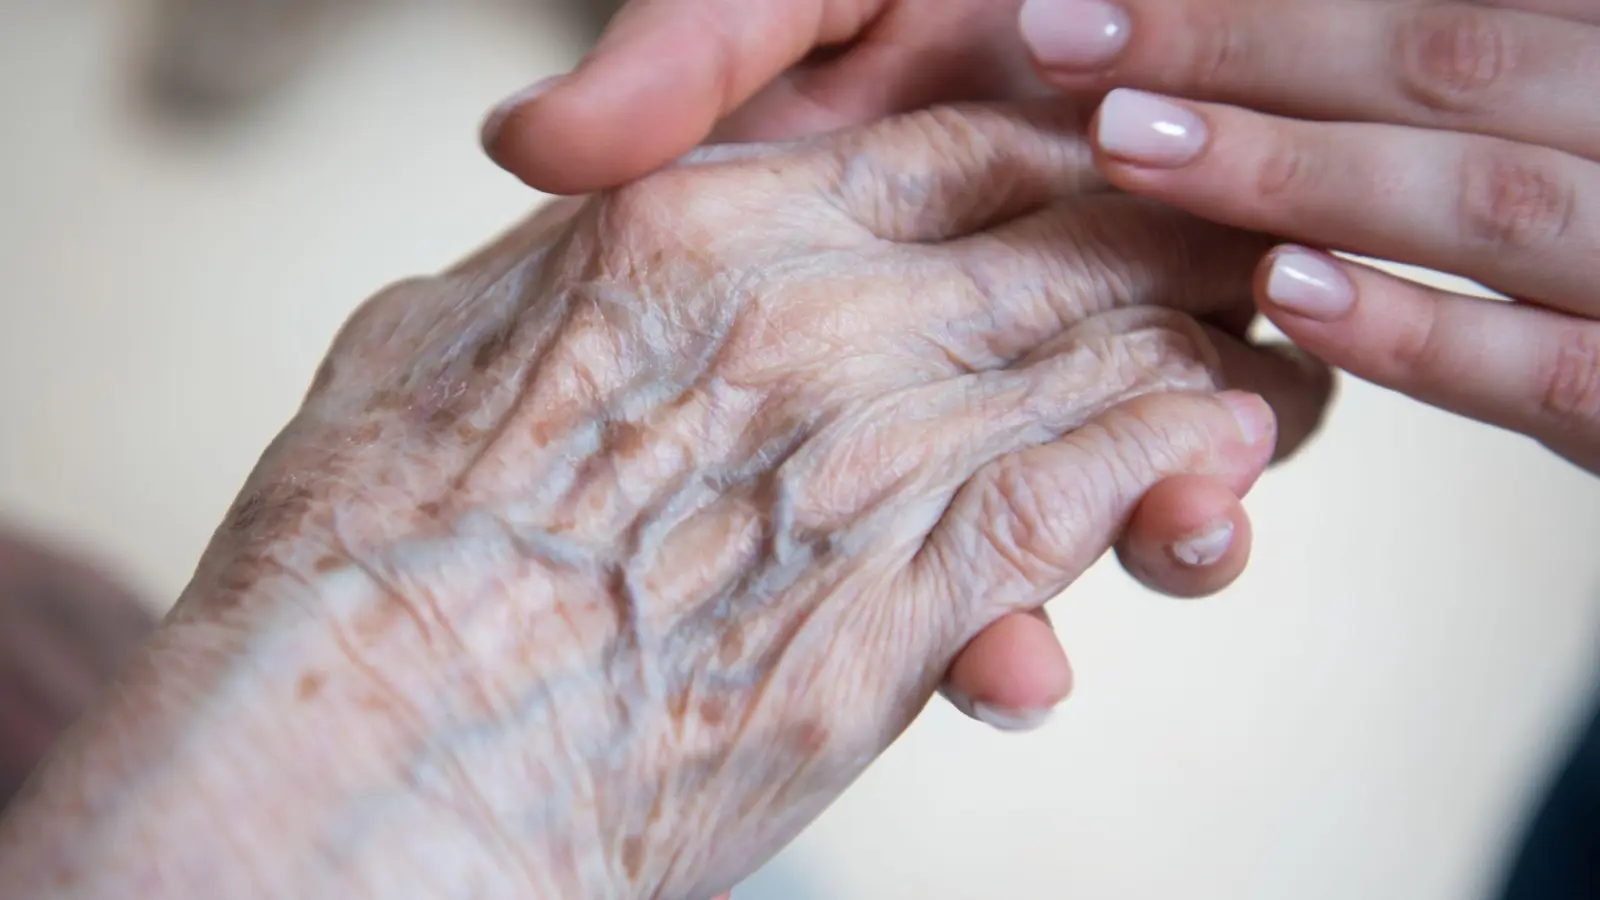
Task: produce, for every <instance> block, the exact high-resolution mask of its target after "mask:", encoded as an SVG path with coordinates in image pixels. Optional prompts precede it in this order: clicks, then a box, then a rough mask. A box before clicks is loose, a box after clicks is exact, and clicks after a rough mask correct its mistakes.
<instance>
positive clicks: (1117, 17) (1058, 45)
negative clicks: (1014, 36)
mask: <svg viewBox="0 0 1600 900" xmlns="http://www.w3.org/2000/svg"><path fill="white" fill-rule="evenodd" d="M1017 24H1018V26H1019V27H1020V28H1021V29H1022V39H1023V41H1025V42H1026V43H1027V45H1028V49H1029V50H1032V51H1033V55H1034V56H1035V57H1037V58H1038V60H1039V62H1040V63H1042V64H1043V65H1045V66H1050V67H1052V68H1061V69H1079V70H1087V69H1098V68H1101V67H1102V66H1106V65H1109V64H1110V63H1111V62H1112V60H1115V59H1116V58H1117V55H1118V54H1120V53H1121V52H1122V50H1123V48H1124V47H1126V46H1128V14H1127V13H1125V12H1123V11H1122V10H1121V9H1120V8H1118V7H1116V6H1113V5H1111V4H1110V3H1102V2H1100V0H1028V2H1026V3H1024V4H1022V12H1021V13H1019V14H1018V17H1017Z"/></svg>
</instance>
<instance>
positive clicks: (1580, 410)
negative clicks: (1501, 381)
mask: <svg viewBox="0 0 1600 900" xmlns="http://www.w3.org/2000/svg"><path fill="white" fill-rule="evenodd" d="M1541 381H1542V383H1543V388H1542V390H1541V391H1540V396H1539V409H1540V412H1541V413H1542V414H1543V415H1544V416H1545V417H1546V418H1547V419H1549V420H1550V421H1552V422H1553V423H1554V424H1555V426H1556V431H1557V432H1558V433H1562V434H1566V433H1573V432H1586V431H1593V430H1594V429H1595V427H1596V425H1597V424H1600V330H1596V329H1595V328H1594V327H1592V326H1589V325H1588V323H1577V322H1574V323H1571V324H1570V325H1569V326H1568V327H1567V328H1565V329H1564V330H1563V331H1562V333H1561V336H1560V337H1559V338H1558V341H1557V345H1556V352H1555V353H1554V354H1552V355H1551V356H1550V359H1549V362H1548V363H1547V365H1546V367H1545V371H1544V372H1543V375H1542V378H1541Z"/></svg>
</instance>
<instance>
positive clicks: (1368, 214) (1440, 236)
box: [1094, 89, 1600, 317]
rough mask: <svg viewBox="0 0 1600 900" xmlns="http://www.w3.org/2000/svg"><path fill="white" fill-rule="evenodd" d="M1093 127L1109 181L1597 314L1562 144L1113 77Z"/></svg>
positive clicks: (1599, 228)
mask: <svg viewBox="0 0 1600 900" xmlns="http://www.w3.org/2000/svg"><path fill="white" fill-rule="evenodd" d="M1094 139H1095V143H1096V149H1097V152H1098V153H1099V154H1100V155H1101V166H1102V169H1103V170H1104V171H1105V173H1106V176H1107V177H1108V178H1109V179H1110V180H1111V181H1112V182H1113V183H1115V184H1117V185H1118V186H1119V187H1122V188H1123V189H1125V190H1128V191H1132V192H1134V193H1138V194H1143V195H1145V196H1148V197H1152V198H1154V199H1158V200H1162V201H1165V202H1168V203H1171V204H1173V205H1175V206H1178V207H1181V208H1183V209H1186V210H1188V211H1189V212H1191V213H1194V214H1196V215H1199V216H1201V217H1203V218H1207V219H1214V220H1217V221H1221V222H1225V223H1227V224H1230V225H1234V226H1238V227H1243V228H1249V229H1252V230H1256V231H1264V232H1269V233H1272V234H1279V235H1284V236H1286V237H1289V238H1292V239H1293V240H1296V241H1300V242H1302V243H1309V244H1314V245H1317V246H1323V247H1331V248H1333V249H1337V250H1346V251H1350V252H1353V253H1358V254H1361V255H1365V256H1374V257H1378V258H1382V259H1391V260H1395V261H1398V262H1407V263H1412V264H1415V265H1419V266H1424V267H1426V268H1430V269H1436V270H1441V271H1446V272H1451V273H1454V274H1457V275H1462V276H1465V277H1467V278H1471V279H1473V280H1475V281H1478V282H1480V283H1482V284H1485V285H1487V286H1489V287H1491V288H1494V289H1495V290H1498V291H1501V292H1503V293H1506V294H1509V295H1512V296H1516V297H1522V298H1527V299H1536V300H1538V301H1540V302H1543V303H1546V304H1549V305H1551V306H1555V307H1560V308H1562V309H1565V310H1568V311H1571V312H1576V313H1579V314H1581V315H1585V316H1590V317H1597V316H1600V292H1597V291H1596V289H1595V285H1594V271H1593V269H1594V260H1595V258H1596V253H1597V252H1600V210H1597V209H1596V207H1597V205H1600V165H1596V164H1594V163H1591V162H1588V161H1586V160H1582V159H1579V158H1577V157H1575V156H1571V155H1569V154H1566V153H1561V152H1559V151H1555V150H1549V149H1546V148H1543V147H1532V146H1528V145H1523V144H1513V143H1510V142H1508V141H1502V140H1499V139H1496V138H1487V137H1479V136H1468V135H1460V134H1453V133H1450V132H1442V131H1429V130H1425V129H1418V128H1407V127H1403V126H1394V125H1370V124H1348V123H1340V124H1331V123H1322V122H1303V121H1297V120H1293V119H1282V118H1276V117H1272V116H1266V115H1261V114H1259V113H1254V112H1249V111H1247V110H1242V109H1238V108H1236V107H1228V106H1219V105H1216V104H1208V103H1191V102H1187V101H1179V100H1172V99H1169V98H1164V97H1159V96H1156V95H1153V94H1146V93H1143V92H1140V91H1134V90H1128V89H1118V90H1116V91H1112V92H1111V94H1110V95H1108V96H1107V97H1106V100H1105V102H1104V103H1103V104H1102V106H1101V108H1100V112H1099V113H1098V115H1097V117H1096V121H1095V125H1094Z"/></svg>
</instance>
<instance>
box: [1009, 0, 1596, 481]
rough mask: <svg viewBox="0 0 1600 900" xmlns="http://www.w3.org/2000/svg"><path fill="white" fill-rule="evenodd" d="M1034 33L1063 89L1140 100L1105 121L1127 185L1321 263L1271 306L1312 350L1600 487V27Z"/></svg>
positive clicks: (1329, 13)
mask: <svg viewBox="0 0 1600 900" xmlns="http://www.w3.org/2000/svg"><path fill="white" fill-rule="evenodd" d="M1021 23H1022V28H1023V32H1024V35H1025V36H1026V37H1027V39H1028V41H1029V44H1030V47H1031V48H1032V52H1033V53H1034V55H1035V58H1036V60H1037V61H1038V63H1039V66H1040V70H1041V72H1042V73H1043V74H1044V75H1045V77H1046V78H1047V79H1048V80H1049V81H1050V82H1051V83H1053V84H1055V85H1057V86H1059V87H1061V88H1063V89H1066V90H1071V91H1083V90H1088V91H1099V90H1105V89H1109V88H1112V87H1115V86H1119V85H1131V86H1133V87H1135V88H1140V89H1143V90H1127V89H1123V90H1116V91H1114V92H1113V93H1111V94H1110V96H1109V97H1108V98H1107V99H1106V101H1105V104H1104V105H1103V107H1102V108H1101V110H1100V113H1099V117H1098V122H1097V126H1096V143H1097V147H1098V152H1099V153H1100V155H1101V167H1102V170H1103V171H1104V172H1105V173H1106V174H1107V176H1108V177H1109V178H1110V179H1111V180H1112V182H1113V183H1115V184H1116V185H1118V186H1119V187H1122V188H1123V189H1125V190H1128V191H1131V192H1135V193H1139V194H1142V195H1144V196H1148V197H1152V198H1155V199H1159V200H1162V201H1165V202H1168V203H1172V204H1175V205H1177V206H1179V207H1182V208H1184V209H1187V210H1189V211H1191V212H1194V213H1196V214H1198V215H1201V216H1204V217H1206V218H1209V219H1213V220H1216V221H1221V222H1226V223H1229V224H1233V225H1237V226H1240V227H1245V228H1251V229H1257V230H1260V231H1264V232H1268V233H1272V234H1279V235H1284V236H1287V237H1289V238H1290V239H1292V240H1295V241H1298V242H1300V243H1302V244H1305V245H1308V246H1309V248H1311V249H1308V247H1303V246H1285V247H1281V248H1279V249H1278V250H1276V251H1275V252H1274V253H1273V254H1272V255H1271V256H1270V257H1269V258H1268V260H1267V261H1266V263H1265V265H1264V266H1263V268H1262V272H1261V277H1260V279H1259V283H1258V285H1257V289H1256V297H1257V300H1258V301H1259V304H1260V307H1261V309H1262V310H1263V311H1264V312H1265V313H1266V314H1267V315H1268V316H1269V317H1271V319H1272V320H1273V322H1274V323H1276V324H1277V325H1278V326H1279V328H1281V329H1282V330H1283V331H1284V332H1285V333H1286V334H1287V335H1288V336H1289V337H1290V338H1291V339H1293V340H1294V341H1295V343H1297V344H1298V345H1300V346H1301V347H1304V348H1305V349H1307V350H1308V351H1310V352H1312V353H1314V354H1316V355H1317V356H1318V357H1320V358H1322V359H1324V360H1326V361H1328V362H1330V363H1332V364H1334V365H1335V366H1338V367H1339V368H1343V369H1346V370H1348V371H1350V372H1351V373H1353V374H1355V375H1358V376H1360V377H1362V378H1366V379H1368V380H1371V381H1374V382H1376V383H1378V384H1381V385H1384V386H1386V387H1390V388H1393V389H1395V390H1398V391H1402V392H1404V393H1406V394H1410V395H1411V396H1414V397H1417V398H1419V399H1421V400H1424V401H1426V402H1429V403H1432V404H1435V405H1438V406H1441V407H1443V408H1445V409H1450V410H1454V411H1456V412H1459V413H1462V414H1465V415H1468V416H1471V417H1473V418H1476V419H1481V420H1483V421H1485V422H1490V423H1494V424H1497V425H1501V426H1504V427H1506V428H1510V429H1513V430H1515V431H1519V432H1522V433H1524V434H1528V435H1531V436H1532V437H1534V438H1536V439H1537V440H1539V441H1541V442H1542V443H1544V444H1545V446H1547V447H1549V448H1551V449H1552V450H1554V451H1555V452H1557V453H1559V454H1561V455H1562V456H1565V457H1566V458H1568V459H1570V460H1572V461H1573V462H1575V463H1577V464H1578V465H1580V466H1583V467H1585V468H1587V469H1589V470H1590V471H1591V472H1600V321H1597V320H1600V90H1597V89H1596V85H1597V84H1600V6H1596V4H1594V3H1592V2H1584V0H1495V2H1440V0H1425V2H1397V0H1381V2H1375V0H1315V2H1311V0H1300V2H1282V0H1122V2H1120V3H1119V4H1113V3H1110V2H1102V0H1030V2H1029V3H1028V4H1027V6H1026V7H1025V9H1024V10H1023V13H1022V16H1021ZM1147 92H1159V93H1147ZM1163 95H1170V96H1163ZM1180 97H1181V98H1190V99H1177V98H1180ZM1329 250H1335V251H1349V252H1351V253H1354V254H1359V255H1362V256H1368V257H1377V258H1381V259H1388V260H1393V261H1397V262H1403V263H1410V264H1413V265H1417V266H1421V267H1424V268H1428V269H1436V270H1442V271H1444V272H1449V273H1453V274H1456V275H1460V276H1463V277H1466V278H1469V279H1471V280H1473V281H1477V282H1479V283H1481V284H1484V285H1486V286H1488V287H1490V288H1492V289H1494V290H1496V291H1498V292H1500V293H1502V294H1505V295H1508V296H1510V297H1512V298H1514V300H1513V302H1511V303H1504V302H1499V301H1494V300H1485V299H1478V298H1473V297H1466V296H1459V295H1455V294H1451V293H1448V292H1445V291H1439V290H1434V289H1431V288H1427V287H1423V286H1420V285H1417V284H1414V283H1412V282H1409V281H1406V280H1402V279H1400V278H1396V277H1393V276H1391V275H1388V274H1384V273H1382V272H1380V271H1378V270H1376V269H1374V268H1371V267H1369V266H1366V265H1362V264H1359V263H1356V262H1350V261H1346V260H1344V259H1340V258H1337V257H1335V256H1332V255H1330V254H1329V253H1328V252H1326V251H1329Z"/></svg>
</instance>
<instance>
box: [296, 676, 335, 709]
mask: <svg viewBox="0 0 1600 900" xmlns="http://www.w3.org/2000/svg"><path fill="white" fill-rule="evenodd" d="M327 681H328V677H327V676H326V675H323V674H322V673H320V672H307V673H306V674H304V675H301V676H300V681H299V682H298V683H296V684H295V687H294V695H295V697H297V698H299V699H300V701H301V702H304V701H307V700H311V699H314V698H315V697H316V696H317V695H318V694H320V693H322V686H323V685H324V684H326V683H327Z"/></svg>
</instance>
